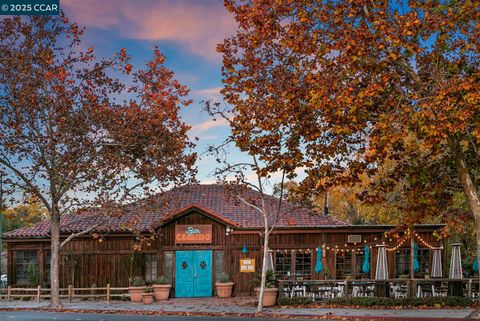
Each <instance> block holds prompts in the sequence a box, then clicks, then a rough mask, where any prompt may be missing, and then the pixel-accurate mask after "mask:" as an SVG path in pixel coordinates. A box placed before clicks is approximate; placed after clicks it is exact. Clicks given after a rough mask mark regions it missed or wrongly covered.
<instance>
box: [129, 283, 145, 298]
mask: <svg viewBox="0 0 480 321" xmlns="http://www.w3.org/2000/svg"><path fill="white" fill-rule="evenodd" d="M146 288H147V287H146V286H129V287H128V293H130V300H131V301H132V302H142V295H143V292H145V289H146Z"/></svg>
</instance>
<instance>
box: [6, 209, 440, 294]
mask: <svg viewBox="0 0 480 321" xmlns="http://www.w3.org/2000/svg"><path fill="white" fill-rule="evenodd" d="M175 224H212V233H213V235H212V239H213V243H212V244H204V245H195V244H193V245H175ZM225 228H226V226H225V225H224V224H222V223H220V222H217V221H215V220H213V219H211V218H209V217H207V216H205V215H202V214H200V213H197V212H192V213H190V214H188V215H185V216H182V217H180V218H179V219H177V220H175V221H173V222H170V223H169V224H167V225H165V226H163V227H161V228H159V229H158V230H157V231H156V232H157V235H158V238H157V240H156V242H153V243H152V245H151V246H150V247H149V248H146V249H144V250H143V253H158V257H159V259H158V260H159V262H158V263H159V265H158V267H159V270H158V271H159V272H158V273H159V274H161V272H160V269H161V268H163V265H164V264H163V253H164V252H165V251H175V250H196V249H205V250H207V249H213V250H220V251H224V269H225V271H226V272H227V273H228V274H229V275H230V276H231V278H232V280H233V282H235V287H234V291H235V292H234V293H235V294H240V293H246V292H250V291H251V285H250V284H249V280H250V279H252V278H253V273H240V259H241V258H254V259H255V260H256V265H255V268H256V270H258V269H260V266H261V262H262V261H261V259H262V258H261V250H262V244H263V238H262V236H261V232H260V231H252V230H248V231H247V230H241V229H235V231H234V233H233V234H231V235H229V236H226V234H225ZM417 232H418V234H419V235H420V236H421V237H422V238H423V239H424V240H425V241H426V242H428V243H429V244H432V245H438V246H440V245H442V244H441V242H438V241H436V239H435V237H434V236H433V235H432V233H431V231H426V230H425V231H419V230H417ZM352 234H360V235H362V244H358V245H357V246H358V248H363V246H364V245H365V243H363V240H365V239H366V240H367V241H368V244H369V245H371V246H372V251H371V274H370V276H371V278H374V277H375V267H376V261H377V251H378V250H377V248H376V247H375V245H376V244H377V243H381V242H382V241H385V242H386V243H387V244H388V245H389V246H394V245H395V241H393V240H392V242H390V240H389V239H385V237H384V233H383V231H378V232H377V231H372V230H371V229H370V230H368V231H365V232H361V230H359V231H346V230H331V231H321V232H319V231H312V232H310V233H309V232H308V231H305V230H303V231H301V230H277V231H274V233H273V234H272V236H271V239H270V247H271V248H272V249H273V250H276V249H279V250H280V249H310V250H312V266H311V269H312V270H311V272H312V273H311V275H312V278H313V279H321V278H323V276H321V275H320V274H319V273H315V272H314V269H315V262H316V251H315V248H316V247H318V246H321V245H323V244H325V245H326V247H329V248H330V249H329V250H326V257H325V258H323V259H322V262H323V264H324V266H325V267H327V268H328V269H329V270H330V271H331V272H332V277H333V278H334V277H335V276H336V275H335V255H334V250H333V248H334V247H335V245H338V247H339V248H342V247H343V248H345V246H344V244H345V243H347V239H348V235H352ZM375 237H376V238H377V241H375V240H374V238H375ZM133 243H134V237H133V236H128V235H125V236H123V235H112V236H111V237H106V238H105V239H104V240H102V242H99V240H94V239H92V238H91V237H82V238H78V239H75V240H72V241H71V242H69V243H68V244H67V245H66V246H65V247H64V248H63V249H62V251H61V260H60V262H61V265H60V282H61V286H62V287H66V286H68V285H69V284H71V283H72V280H71V276H70V271H69V267H68V265H67V264H66V261H65V258H66V254H67V253H72V254H75V255H76V256H77V260H78V264H77V270H76V273H75V281H74V286H76V287H90V286H92V284H94V283H95V284H96V285H97V286H100V287H102V286H105V285H106V284H107V283H110V285H111V286H118V287H123V286H127V285H128V271H127V269H126V268H125V265H124V263H123V262H124V261H125V260H126V259H127V258H128V256H129V255H130V254H131V253H133V247H132V245H133ZM417 243H418V244H419V246H420V248H424V247H425V246H423V245H422V244H421V242H418V241H417ZM244 245H246V247H247V251H248V252H247V254H243V253H242V247H243V246H244ZM347 245H348V248H351V247H352V244H347ZM49 247H50V244H49V241H48V240H20V241H18V242H12V241H9V242H8V249H9V254H10V255H9V258H8V260H9V262H8V266H9V270H8V276H9V281H10V282H14V273H15V266H14V257H15V255H14V253H15V251H16V250H30V249H35V250H37V251H38V255H39V258H40V257H42V258H43V256H44V255H45V253H46V252H47V251H48V250H49ZM409 247H410V243H409V242H408V241H406V242H405V243H404V245H403V247H402V248H409ZM444 253H445V252H444ZM387 255H388V256H387V257H388V265H389V273H390V277H393V276H394V263H395V262H394V256H395V253H394V252H393V251H387ZM443 257H444V262H446V260H447V258H446V257H445V255H443ZM41 269H44V267H41Z"/></svg>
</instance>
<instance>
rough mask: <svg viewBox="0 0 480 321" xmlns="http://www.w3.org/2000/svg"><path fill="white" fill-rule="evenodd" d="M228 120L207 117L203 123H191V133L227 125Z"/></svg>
mask: <svg viewBox="0 0 480 321" xmlns="http://www.w3.org/2000/svg"><path fill="white" fill-rule="evenodd" d="M228 126H229V124H228V121H227V120H226V119H223V118H220V119H217V120H213V119H209V120H207V121H204V122H203V123H199V124H195V125H192V129H190V132H191V133H195V134H199V133H203V132H205V131H208V130H210V129H212V128H218V127H228Z"/></svg>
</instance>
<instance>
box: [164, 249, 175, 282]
mask: <svg viewBox="0 0 480 321" xmlns="http://www.w3.org/2000/svg"><path fill="white" fill-rule="evenodd" d="M163 259H164V261H163V262H164V263H163V264H164V265H163V276H164V277H166V278H167V279H169V280H173V252H164V253H163Z"/></svg>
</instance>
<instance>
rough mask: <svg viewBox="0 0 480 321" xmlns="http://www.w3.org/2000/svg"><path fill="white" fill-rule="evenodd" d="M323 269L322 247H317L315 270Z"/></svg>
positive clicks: (318, 271) (320, 270) (317, 271)
mask: <svg viewBox="0 0 480 321" xmlns="http://www.w3.org/2000/svg"><path fill="white" fill-rule="evenodd" d="M322 271H323V265H322V248H321V247H317V261H316V262H315V272H316V273H320V272H322Z"/></svg>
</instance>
